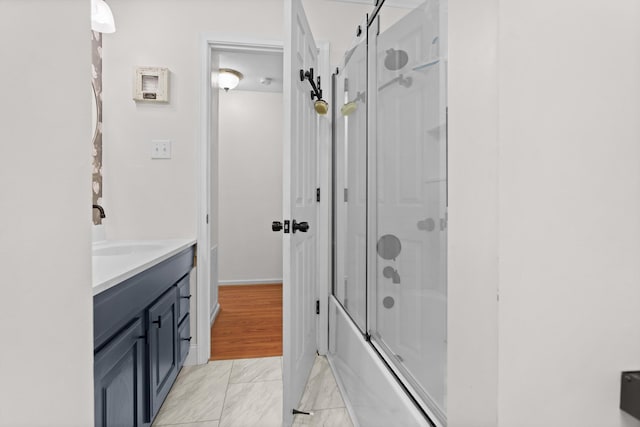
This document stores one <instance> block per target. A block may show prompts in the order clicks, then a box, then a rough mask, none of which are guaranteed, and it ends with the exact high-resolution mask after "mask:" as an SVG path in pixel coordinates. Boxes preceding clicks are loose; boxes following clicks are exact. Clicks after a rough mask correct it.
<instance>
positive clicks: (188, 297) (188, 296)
mask: <svg viewBox="0 0 640 427" xmlns="http://www.w3.org/2000/svg"><path fill="white" fill-rule="evenodd" d="M180 298H182V299H191V295H187V296H186V297H180Z"/></svg>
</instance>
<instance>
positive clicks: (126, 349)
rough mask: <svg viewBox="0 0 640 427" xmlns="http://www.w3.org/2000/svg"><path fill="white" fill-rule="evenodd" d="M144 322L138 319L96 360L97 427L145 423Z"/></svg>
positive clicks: (102, 351)
mask: <svg viewBox="0 0 640 427" xmlns="http://www.w3.org/2000/svg"><path fill="white" fill-rule="evenodd" d="M144 347H145V345H144V324H143V322H142V319H136V320H134V322H133V323H132V324H131V325H130V326H128V327H127V328H126V329H125V330H124V331H123V332H121V333H120V334H118V335H117V336H116V337H115V338H113V339H112V340H111V341H110V342H109V344H107V345H106V346H105V347H104V348H103V349H102V350H100V351H99V352H98V353H97V354H96V355H95V359H94V368H93V369H94V400H95V425H96V426H142V425H143V424H144V396H145V386H144V367H145V364H144V355H145V348H144Z"/></svg>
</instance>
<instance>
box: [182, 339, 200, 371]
mask: <svg viewBox="0 0 640 427" xmlns="http://www.w3.org/2000/svg"><path fill="white" fill-rule="evenodd" d="M197 354H198V344H191V345H190V346H189V354H187V358H186V359H184V366H193V365H197V364H198V363H197V361H198V358H197Z"/></svg>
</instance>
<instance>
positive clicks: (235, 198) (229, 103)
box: [218, 90, 284, 284]
mask: <svg viewBox="0 0 640 427" xmlns="http://www.w3.org/2000/svg"><path fill="white" fill-rule="evenodd" d="M219 101H220V107H219V121H220V129H219V179H220V187H219V188H220V195H219V200H220V220H219V227H220V228H219V233H220V240H219V246H218V247H219V259H218V266H219V273H218V277H219V281H220V283H222V284H225V283H234V282H238V281H241V282H245V283H246V282H264V281H270V280H272V279H276V281H277V280H282V234H281V233H274V232H273V231H271V221H274V220H280V221H282V218H281V216H282V125H283V123H284V121H283V116H282V114H283V106H282V93H273V92H249V91H233V90H232V91H229V92H228V93H226V92H223V91H221V92H220V96H219Z"/></svg>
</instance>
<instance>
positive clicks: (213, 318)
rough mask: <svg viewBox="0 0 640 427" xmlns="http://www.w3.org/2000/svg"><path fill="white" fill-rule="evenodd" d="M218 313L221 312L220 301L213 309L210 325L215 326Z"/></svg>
mask: <svg viewBox="0 0 640 427" xmlns="http://www.w3.org/2000/svg"><path fill="white" fill-rule="evenodd" d="M218 314H220V303H217V304H216V307H215V308H214V309H213V310H212V311H211V316H209V327H211V326H213V323H214V322H215V321H216V319H217V318H218Z"/></svg>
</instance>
